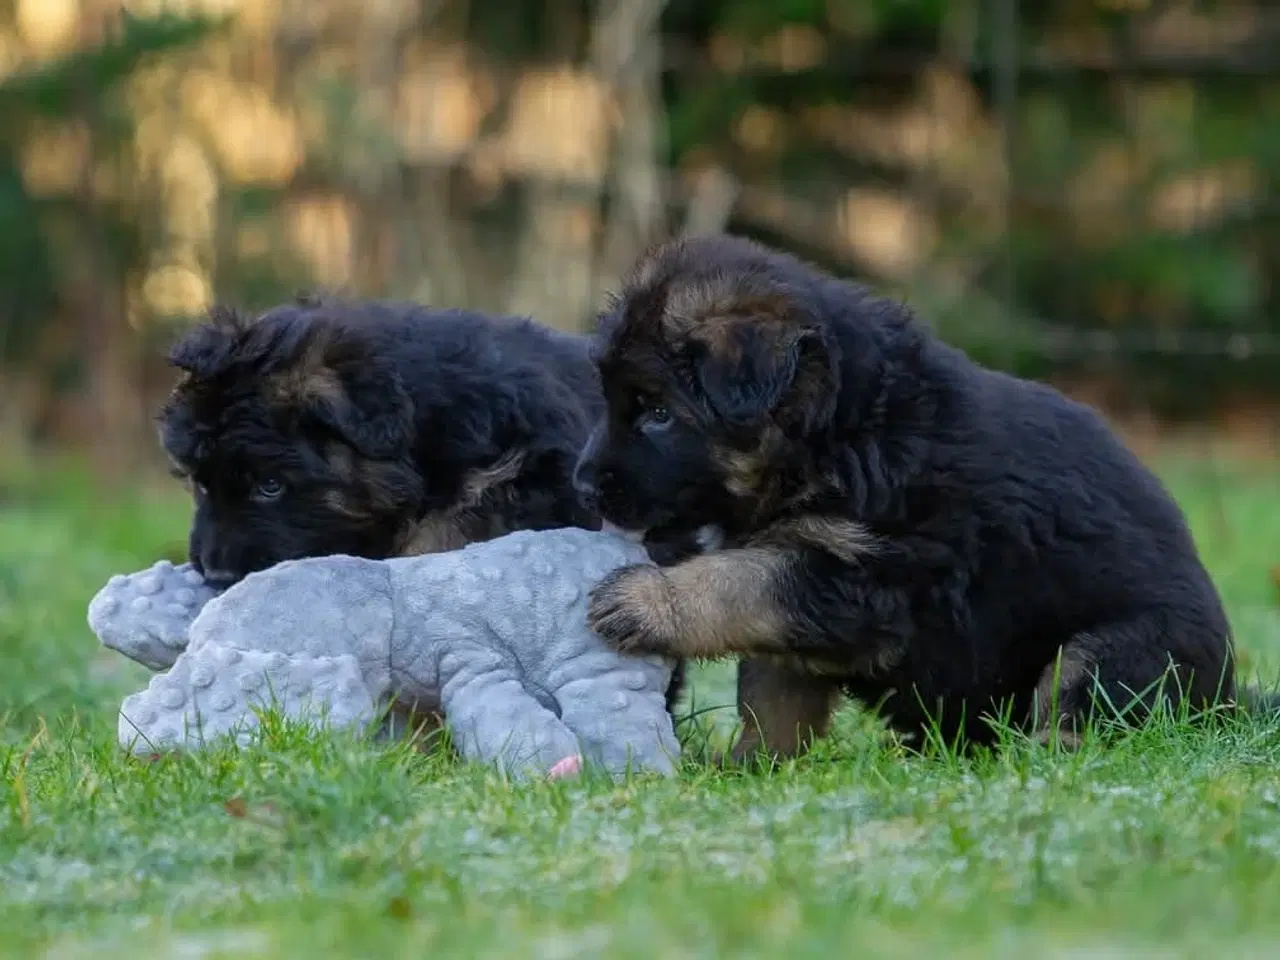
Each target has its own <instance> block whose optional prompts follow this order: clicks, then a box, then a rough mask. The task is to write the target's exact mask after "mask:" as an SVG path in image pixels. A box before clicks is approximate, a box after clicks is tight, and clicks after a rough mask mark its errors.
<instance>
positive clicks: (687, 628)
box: [587, 547, 799, 659]
mask: <svg viewBox="0 0 1280 960" xmlns="http://www.w3.org/2000/svg"><path fill="white" fill-rule="evenodd" d="M798 559H799V555H798V554H797V553H796V552H794V551H790V550H780V549H775V548H770V547H745V548H741V549H736V550H722V551H719V552H716V553H711V554H706V555H703V556H698V557H693V558H692V559H689V560H686V561H684V562H683V563H678V564H676V565H675V566H672V567H667V568H665V569H659V568H658V567H654V566H649V565H638V566H630V567H622V568H620V569H618V570H615V571H614V572H613V573H611V574H610V575H609V576H607V577H605V578H604V579H603V580H602V581H601V582H600V583H599V584H597V586H596V588H595V589H594V590H593V591H592V594H591V603H590V607H589V609H588V614H587V616H588V621H589V623H590V625H591V628H592V629H593V630H595V631H596V633H598V634H599V635H600V636H601V637H602V638H604V640H606V641H607V642H608V643H610V644H612V645H613V646H614V647H616V648H617V649H619V650H622V651H625V652H632V653H659V654H663V655H664V656H670V657H676V658H680V659H718V658H720V657H726V656H730V655H735V654H768V653H782V652H785V651H786V650H787V648H788V640H789V639H790V635H791V633H792V632H793V631H792V618H791V617H790V615H789V613H788V610H787V605H786V603H785V601H784V599H783V598H784V597H785V596H786V592H785V591H786V588H787V583H788V581H789V579H790V574H791V571H792V569H793V567H794V565H795V564H796V563H797V561H798Z"/></svg>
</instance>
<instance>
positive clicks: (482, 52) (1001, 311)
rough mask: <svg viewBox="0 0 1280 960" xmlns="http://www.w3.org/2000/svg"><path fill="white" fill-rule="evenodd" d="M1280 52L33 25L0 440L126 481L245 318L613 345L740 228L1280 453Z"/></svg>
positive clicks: (5, 222)
mask: <svg viewBox="0 0 1280 960" xmlns="http://www.w3.org/2000/svg"><path fill="white" fill-rule="evenodd" d="M1278 42H1280V13H1278V12H1277V10H1276V9H1275V7H1274V4H1271V3H1269V2H1266V0H1223V2H1191V0H1186V2H1165V3H1159V2H1154V0H1105V2H1104V0H1097V2H1085V0H1041V2H1037V3H1021V4H1020V3H1018V2H1017V0H666V2H663V0H614V2H587V0H548V2H533V0H360V2H355V0H306V2H304V0H182V2H177V0H172V2H164V0H132V2H127V3H124V4H120V3H118V2H105V0H8V2H4V3H0V291H2V294H3V295H0V410H3V415H2V416H0V435H2V436H3V438H4V440H5V443H6V444H7V445H8V446H7V447H6V449H15V448H19V447H20V448H22V449H33V448H35V449H40V448H55V449H59V450H72V451H83V452H86V453H91V454H92V455H93V456H94V458H95V463H96V465H97V467H98V468H100V469H101V470H102V471H106V472H107V475H109V476H114V477H117V478H119V477H122V476H123V477H130V476H133V475H134V474H135V473H136V472H137V470H138V469H140V468H141V466H143V465H146V464H149V463H152V462H154V460H155V458H156V449H155V447H156V445H155V442H154V438H153V436H152V431H151V424H150V418H151V413H152V411H153V410H154V409H155V407H156V404H157V402H158V401H159V399H160V398H161V397H163V395H164V393H165V392H166V391H167V389H168V385H169V377H170V374H169V372H168V371H167V370H166V369H165V366H164V364H163V362H162V357H163V348H164V345H165V342H166V341H167V340H168V338H169V337H170V336H171V335H172V333H173V331H174V327H175V325H179V324H184V323H188V322H190V321H191V320H192V319H193V318H195V317H198V316H200V315H201V313H202V312H203V311H204V310H206V309H207V308H208V306H209V305H210V304H211V303H213V302H215V301H225V302H231V303H235V304H238V305H242V306H246V307H250V308H253V307H261V306H265V305H267V304H269V303H271V302H273V301H278V300H280V299H283V298H286V297H288V296H291V295H292V294H294V293H295V292H298V291H299V290H302V289H305V288H317V287H318V288H325V289H331V290H339V291H343V292H346V293H352V294H361V295H375V296H408V297H413V298H417V299H422V300H426V301H430V302H433V303H436V304H451V305H467V306H475V307H480V308H483V309H489V310H501V311H516V312H528V313H532V314H534V315H535V316H537V317H539V318H540V319H542V320H544V321H546V322H548V323H552V324H555V325H557V326H561V327H568V328H581V327H583V326H584V324H586V323H587V322H588V321H589V318H590V316H591V314H592V312H593V310H594V308H595V307H596V305H597V304H599V302H600V300H601V297H602V294H603V293H604V291H606V290H607V289H608V288H609V287H610V286H611V285H612V284H613V283H614V282H615V281H616V278H617V276H618V274H619V272H620V271H621V270H622V269H624V268H625V266H626V265H627V264H628V263H629V262H630V261H631V260H632V259H633V258H634V257H635V256H636V255H637V254H638V252H639V251H640V250H641V249H642V248H643V246H644V245H645V244H646V243H648V242H649V241H651V240H652V239H654V238H657V237H661V236H664V235H668V234H670V233H671V232H674V231H680V230H695V231H702V230H719V229H728V230H732V231H736V232H743V233H748V234H752V235H754V236H757V237H759V238H761V239H764V240H766V241H768V242H770V243H773V244H776V245H779V246H783V247H786V248H789V249H792V250H794V251H796V252H798V253H801V254H803V255H804V256H806V257H809V258H811V259H813V260H815V261H817V262H819V263H820V264H822V265H824V266H826V267H829V268H830V269H832V270H835V271H838V272H841V273H845V274H848V275H851V276H856V277H859V278H861V279H864V280H868V281H870V282H872V283H874V284H876V285H878V286H880V287H882V288H885V289H888V290H891V291H893V292H895V293H897V294H899V295H901V296H903V297H905V298H907V299H908V300H909V301H910V302H911V303H913V304H915V305H916V306H917V307H918V308H919V310H920V312H921V313H922V315H923V316H924V317H925V318H926V319H927V320H928V321H929V322H930V323H933V324H935V325H936V326H937V327H938V328H939V330H940V331H941V332H942V333H943V334H944V335H945V336H946V337H947V338H949V339H951V340H952V341H953V342H956V343H958V344H960V345H961V346H963V347H964V348H966V349H967V350H969V351H970V352H972V353H973V354H974V355H975V356H977V357H979V358H980V359H982V360H984V361H986V362H989V363H992V364H995V365H999V366H1002V367H1006V368H1008V369H1011V370H1013V371H1015V372H1018V373H1021V374H1025V375H1030V376H1035V377H1040V378H1045V379H1050V380H1053V381H1055V382H1057V383H1059V384H1061V385H1063V386H1064V387H1066V388H1068V389H1070V390H1071V391H1072V392H1073V393H1075V394H1077V395H1080V396H1082V397H1084V398H1085V399H1088V400H1091V401H1093V402H1096V403H1098V404H1100V405H1102V406H1103V407H1105V408H1106V409H1107V410H1108V412H1109V413H1111V414H1112V416H1113V417H1115V419H1116V420H1117V422H1119V423H1120V424H1121V425H1122V426H1123V427H1124V428H1125V429H1126V430H1128V431H1129V433H1130V434H1131V436H1133V437H1134V439H1135V441H1136V442H1139V443H1144V444H1145V443H1149V442H1159V441H1162V440H1163V439H1164V438H1165V437H1166V436H1167V435H1169V434H1170V432H1171V431H1174V430H1176V432H1177V434H1178V435H1179V436H1181V435H1183V434H1184V433H1185V430H1186V428H1187V427H1189V426H1193V427H1197V428H1200V431H1199V432H1200V434H1201V436H1202V437H1203V436H1204V435H1209V436H1211V437H1213V438H1215V439H1216V440H1223V441H1229V442H1230V443H1231V444H1232V445H1233V447H1240V448H1242V449H1244V450H1246V451H1247V452H1249V453H1251V454H1257V453H1262V454H1264V455H1267V456H1270V455H1274V453H1275V452H1276V450H1277V449H1280V426H1277V418H1276V415H1275V400H1276V399H1277V395H1278V394H1280V221H1278V219H1277V212H1278V211H1280V206H1278V204H1280V46H1278Z"/></svg>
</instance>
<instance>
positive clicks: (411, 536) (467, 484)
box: [396, 450, 526, 557]
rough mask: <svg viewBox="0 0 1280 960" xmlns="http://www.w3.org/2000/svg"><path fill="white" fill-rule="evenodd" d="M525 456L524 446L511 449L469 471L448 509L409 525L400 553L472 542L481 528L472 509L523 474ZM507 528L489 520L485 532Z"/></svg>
mask: <svg viewBox="0 0 1280 960" xmlns="http://www.w3.org/2000/svg"><path fill="white" fill-rule="evenodd" d="M525 456H526V453H525V451H524V450H509V451H507V452H506V453H504V454H503V455H502V456H501V457H499V458H498V459H497V460H495V461H494V462H493V463H491V464H489V465H488V466H486V467H481V468H478V469H476V470H471V471H469V472H468V473H467V475H466V476H465V477H464V478H463V481H462V487H461V490H460V492H459V497H458V500H457V502H456V503H454V504H452V505H450V507H449V508H448V509H446V510H441V511H437V512H435V513H431V514H428V515H427V516H425V517H423V518H422V519H421V520H418V521H416V522H415V523H414V524H413V525H412V526H411V527H410V528H408V529H407V530H406V531H405V532H404V533H403V534H402V543H401V545H400V546H399V547H398V548H397V550H396V553H397V555H398V556H404V557H414V556H420V555H422V554H425V553H444V552H446V551H448V550H459V549H461V548H462V547H464V546H466V545H467V544H468V543H471V542H473V541H474V540H475V539H476V538H477V535H479V531H478V530H477V529H476V526H475V524H474V523H472V522H471V519H472V518H471V517H470V516H469V513H470V512H471V511H474V510H476V509H477V508H478V507H480V506H482V505H483V503H484V500H485V497H487V496H488V495H489V494H491V493H492V492H493V491H494V490H496V489H497V488H499V487H501V486H503V485H504V484H507V483H510V482H511V481H513V480H515V479H516V477H518V476H519V475H520V468H521V467H523V466H524V460H525ZM491 519H492V518H491ZM507 532H509V531H507V530H505V529H502V527H501V526H500V525H499V524H496V523H494V522H490V523H489V525H488V527H487V529H486V530H485V531H484V533H483V534H482V535H483V536H486V537H492V536H500V535H501V534H503V533H507Z"/></svg>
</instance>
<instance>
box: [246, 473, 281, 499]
mask: <svg viewBox="0 0 1280 960" xmlns="http://www.w3.org/2000/svg"><path fill="white" fill-rule="evenodd" d="M283 493H284V484H283V483H281V482H280V481H279V480H276V479H274V478H269V479H267V480H263V481H262V482H261V483H259V484H258V485H257V486H256V487H254V488H253V498H254V499H255V500H263V501H267V500H279V499H280V495H281V494H283Z"/></svg>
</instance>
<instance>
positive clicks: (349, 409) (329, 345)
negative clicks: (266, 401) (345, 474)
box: [276, 323, 414, 460]
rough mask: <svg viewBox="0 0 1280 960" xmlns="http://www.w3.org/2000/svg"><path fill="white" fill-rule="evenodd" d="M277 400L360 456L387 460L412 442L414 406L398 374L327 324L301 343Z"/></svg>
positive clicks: (281, 378) (365, 346)
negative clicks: (345, 444) (323, 428)
mask: <svg viewBox="0 0 1280 960" xmlns="http://www.w3.org/2000/svg"><path fill="white" fill-rule="evenodd" d="M276 397H277V400H279V401H280V402H282V403H285V404H288V405H289V406H290V407H293V408H294V409H295V410H297V412H298V413H299V415H300V416H302V417H304V418H310V419H311V420H313V421H315V422H317V423H319V424H321V425H323V426H324V427H326V428H328V429H329V430H331V431H333V432H334V433H336V434H337V435H338V436H339V437H341V438H342V439H343V440H344V441H345V442H346V443H348V444H350V445H351V446H352V447H353V448H354V449H355V450H356V451H357V452H358V453H360V454H361V455H362V456H366V457H369V458H371V459H375V460H388V459H394V458H396V457H400V456H403V455H404V454H405V453H407V452H408V450H409V448H410V446H411V445H412V443H413V436H414V429H413V402H412V400H411V399H410V398H409V394H408V393H407V392H406V390H405V389H404V385H403V384H402V383H401V381H400V378H399V376H398V375H397V374H396V371H395V370H394V369H393V368H392V367H391V365H390V364H389V363H387V362H386V361H385V360H383V359H382V358H380V357H379V356H378V355H377V353H376V351H375V350H374V349H373V348H372V346H371V345H369V344H368V343H366V342H365V341H364V340H362V339H360V338H358V337H352V336H350V335H349V334H344V332H343V331H341V330H337V329H336V328H333V327H330V326H329V325H327V324H322V323H317V324H315V325H314V326H313V329H311V330H309V331H308V332H307V334H306V335H305V336H304V337H303V338H302V341H301V343H300V349H299V351H298V358H297V361H296V363H295V364H294V366H292V367H291V368H290V369H288V370H287V371H285V372H284V373H283V374H280V375H279V376H278V378H277V381H276Z"/></svg>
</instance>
